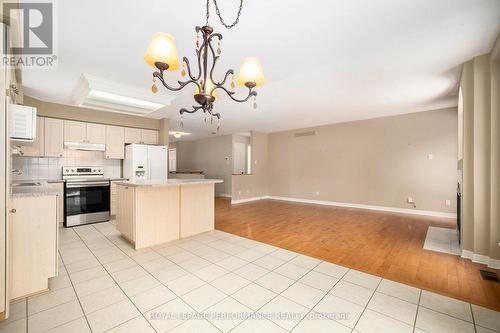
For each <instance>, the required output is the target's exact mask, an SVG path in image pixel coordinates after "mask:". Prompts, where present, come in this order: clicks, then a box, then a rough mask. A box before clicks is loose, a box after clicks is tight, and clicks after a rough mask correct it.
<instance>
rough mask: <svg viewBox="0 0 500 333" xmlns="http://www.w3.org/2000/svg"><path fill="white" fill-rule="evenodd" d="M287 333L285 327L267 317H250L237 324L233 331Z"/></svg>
mask: <svg viewBox="0 0 500 333" xmlns="http://www.w3.org/2000/svg"><path fill="white" fill-rule="evenodd" d="M264 332H265V333H285V332H287V331H286V330H284V329H283V328H281V327H279V326H278V325H276V324H275V323H273V322H272V321H270V320H266V319H254V318H249V319H247V320H245V321H244V322H242V323H241V324H239V325H238V326H236V328H235V329H234V330H232V331H231V333H264Z"/></svg>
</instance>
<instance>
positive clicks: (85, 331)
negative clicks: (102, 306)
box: [45, 317, 91, 333]
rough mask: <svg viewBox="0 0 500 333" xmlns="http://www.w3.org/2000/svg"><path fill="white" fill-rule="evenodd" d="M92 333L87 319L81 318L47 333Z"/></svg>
mask: <svg viewBox="0 0 500 333" xmlns="http://www.w3.org/2000/svg"><path fill="white" fill-rule="evenodd" d="M68 332H71V333H91V331H90V327H89V324H88V323H87V320H86V319H85V317H80V318H78V319H75V320H73V321H70V322H69V323H66V324H62V325H61V326H57V327H54V328H53V329H50V330H48V331H46V332H45V333H68Z"/></svg>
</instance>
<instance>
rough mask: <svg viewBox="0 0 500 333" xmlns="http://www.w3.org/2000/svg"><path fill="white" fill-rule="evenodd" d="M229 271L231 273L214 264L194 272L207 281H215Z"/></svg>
mask: <svg viewBox="0 0 500 333" xmlns="http://www.w3.org/2000/svg"><path fill="white" fill-rule="evenodd" d="M227 273H229V271H227V270H225V269H224V268H222V267H220V266H217V265H213V264H212V265H208V266H206V267H204V268H202V269H200V270H197V271H194V272H193V274H194V275H196V276H197V277H199V278H200V279H202V280H204V281H207V282H210V281H213V280H215V279H217V278H219V277H221V276H223V275H225V274H227Z"/></svg>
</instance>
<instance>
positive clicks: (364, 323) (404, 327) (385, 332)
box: [354, 309, 413, 333]
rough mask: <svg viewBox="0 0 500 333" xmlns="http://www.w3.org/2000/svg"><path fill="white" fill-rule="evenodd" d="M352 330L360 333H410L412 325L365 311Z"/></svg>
mask: <svg viewBox="0 0 500 333" xmlns="http://www.w3.org/2000/svg"><path fill="white" fill-rule="evenodd" d="M354 330H355V331H358V332H360V333H412V332H413V323H412V325H408V324H405V323H403V322H401V321H398V320H396V319H394V318H391V317H388V316H384V315H383V314H380V313H378V312H375V311H372V310H369V309H366V310H365V312H363V314H362V315H361V318H360V319H359V321H358V323H357V325H356V327H355V328H354Z"/></svg>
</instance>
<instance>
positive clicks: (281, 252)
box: [269, 249, 298, 261]
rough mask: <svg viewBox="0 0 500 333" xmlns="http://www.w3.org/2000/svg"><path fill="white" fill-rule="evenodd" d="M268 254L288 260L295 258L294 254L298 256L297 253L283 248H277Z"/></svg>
mask: <svg viewBox="0 0 500 333" xmlns="http://www.w3.org/2000/svg"><path fill="white" fill-rule="evenodd" d="M269 255H270V256H272V257H275V258H278V259H281V260H285V261H289V260H292V259H293V258H295V257H296V256H298V253H296V252H292V251H288V250H285V249H278V250H276V251H274V252H272V253H270V254H269Z"/></svg>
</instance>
